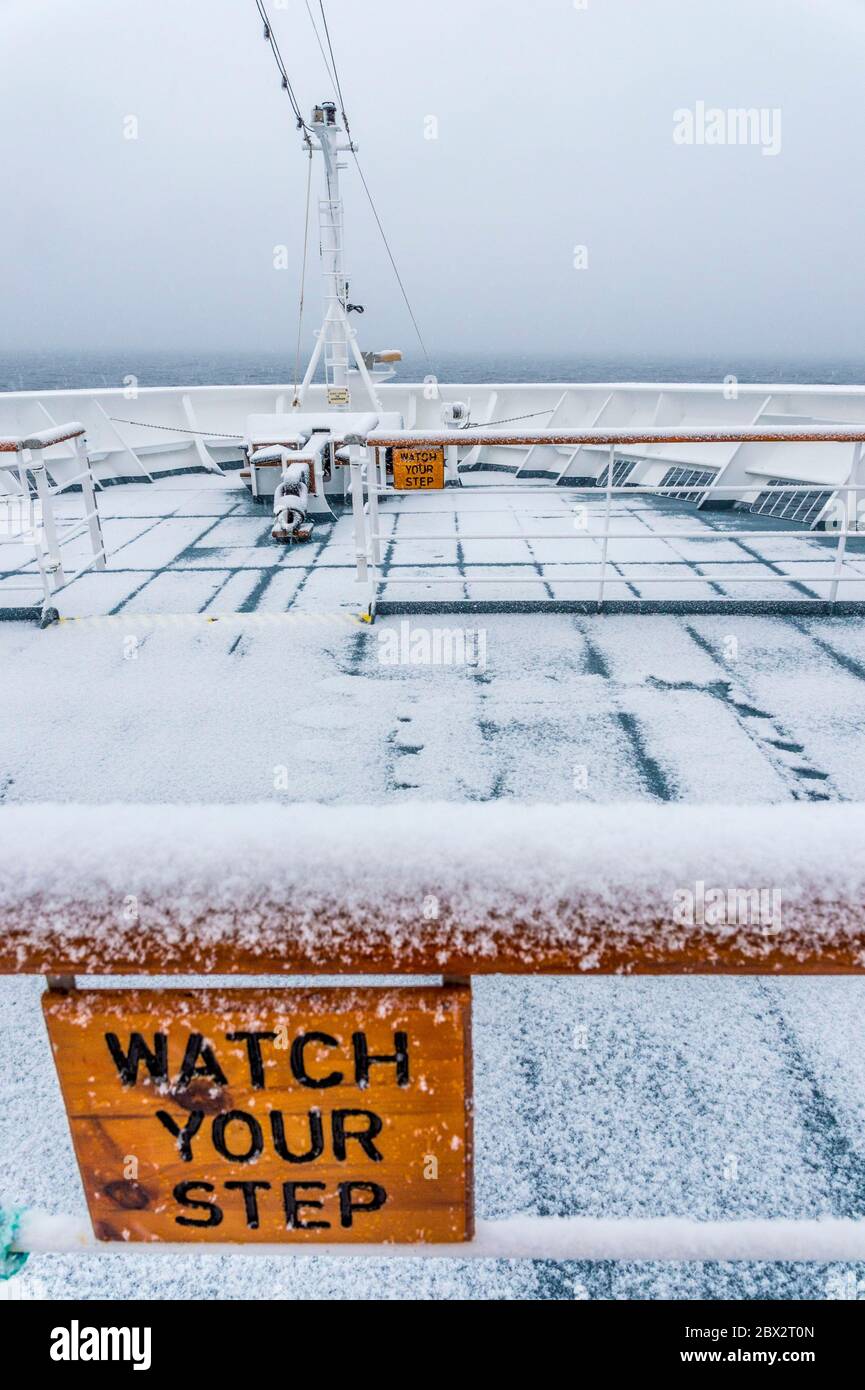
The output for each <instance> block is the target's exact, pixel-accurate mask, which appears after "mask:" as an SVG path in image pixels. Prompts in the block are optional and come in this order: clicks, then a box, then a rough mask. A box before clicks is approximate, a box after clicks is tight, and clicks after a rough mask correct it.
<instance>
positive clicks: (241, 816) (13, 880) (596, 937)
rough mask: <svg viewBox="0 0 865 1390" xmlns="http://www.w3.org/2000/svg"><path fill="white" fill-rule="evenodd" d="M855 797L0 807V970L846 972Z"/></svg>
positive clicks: (863, 888) (862, 922)
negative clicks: (707, 802) (701, 802)
mask: <svg viewBox="0 0 865 1390" xmlns="http://www.w3.org/2000/svg"><path fill="white" fill-rule="evenodd" d="M863 839H865V805H851V804H847V803H845V804H843V805H841V804H838V805H835V804H831V803H818V804H813V803H811V804H808V803H800V804H792V805H779V806H753V807H743V806H730V807H726V806H691V805H687V806H685V805H666V806H658V805H652V804H644V803H640V804H635V805H619V804H616V805H611V806H596V805H576V804H562V805H551V806H544V805H519V804H513V803H509V804H496V805H492V804H485V805H482V806H481V805H471V804H468V805H463V804H459V805H457V804H414V803H413V804H411V805H393V806H330V805H329V806H322V805H297V806H282V805H280V806H277V805H273V804H272V803H267V804H263V805H253V806H156V805H153V806H133V805H112V806H102V807H86V806H74V805H63V806H51V805H44V804H39V805H21V806H6V807H3V808H0V973H52V974H74V973H76V972H78V973H89V974H100V973H107V974H139V973H174V974H199V973H205V974H206V973H220V974H233V975H244V974H256V973H262V974H263V973H290V972H295V973H319V974H334V973H342V974H370V973H376V974H385V973H394V974H415V973H428V974H433V973H436V974H438V973H443V974H453V975H471V974H481V973H485V974H490V973H511V974H527V973H560V974H567V973H576V974H582V973H612V972H624V973H630V972H633V973H654V974H665V973H674V974H675V973H694V972H700V973H752V974H771V973H811V974H829V973H862V972H865V856H863V855H862V853H861V846H862V843H863Z"/></svg>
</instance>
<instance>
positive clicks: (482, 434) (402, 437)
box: [345, 425, 865, 449]
mask: <svg viewBox="0 0 865 1390" xmlns="http://www.w3.org/2000/svg"><path fill="white" fill-rule="evenodd" d="M345 442H346V443H347V444H358V445H363V444H366V445H370V446H371V447H373V448H379V449H390V448H412V447H419V448H420V447H436V448H440V447H442V446H449V445H452V444H470V445H471V446H472V447H474V446H475V445H477V444H520V445H529V444H572V445H574V446H576V445H577V444H620V445H630V444H748V443H756V444H792V443H803V444H860V443H865V426H861V427H858V428H857V427H854V426H848V425H839V426H835V425H833V426H826V427H824V428H814V427H813V426H810V427H809V426H804V425H779V426H776V427H773V428H771V429H767V428H766V427H765V426H762V427H761V426H759V425H751V426H740V427H739V428H731V429H728V428H727V427H726V426H724V427H718V428H704V427H701V426H691V427H689V426H682V425H671V426H664V427H658V426H651V425H645V426H643V427H642V428H637V429H625V428H615V429H613V428H607V429H605V428H604V427H603V426H599V425H593V426H589V427H586V428H583V429H578V428H573V427H565V428H559V429H546V428H543V427H541V426H537V427H534V426H532V427H529V428H523V429H520V430H513V429H495V428H490V427H488V426H486V425H469V426H467V427H466V428H464V429H446V430H371V431H370V432H369V433H368V434H365V435H364V434H357V433H352V432H349V433H347V434H346V440H345Z"/></svg>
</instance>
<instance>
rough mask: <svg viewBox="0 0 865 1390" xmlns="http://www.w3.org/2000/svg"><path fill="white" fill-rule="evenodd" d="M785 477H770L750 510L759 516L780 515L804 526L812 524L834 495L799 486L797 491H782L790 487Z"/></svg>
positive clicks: (786, 519)
mask: <svg viewBox="0 0 865 1390" xmlns="http://www.w3.org/2000/svg"><path fill="white" fill-rule="evenodd" d="M789 486H790V484H789V482H786V483H785V481H784V479H783V478H770V479H769V482H768V484H767V486H766V488H765V489H764V491H763V492H761V493H760V495H759V496H758V497H757V498H756V499H755V500H754V501H753V502H752V503H751V505H750V507H749V511H752V512H756V514H757V515H758V516H778V517H783V518H784V520H785V521H798V522H800V523H801V524H802V525H803V526H811V525H813V523H814V522H815V521H816V520H817V518H818V516H819V515H820V513H821V512H822V510H823V508H824V507H825V506H826V503H827V502H828V501H829V499H830V498H831V496H832V493H831V491H830V492H826V491H825V490H824V491H820V490H815V489H811V490H808V489H806V488H801V489H799V488H797V489H796V491H795V492H782V491H780V489H782V488H785V487H786V488H789Z"/></svg>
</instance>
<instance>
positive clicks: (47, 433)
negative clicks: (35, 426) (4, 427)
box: [0, 420, 85, 454]
mask: <svg viewBox="0 0 865 1390" xmlns="http://www.w3.org/2000/svg"><path fill="white" fill-rule="evenodd" d="M84 433H85V428H84V426H83V425H82V424H79V422H78V421H77V420H73V421H71V422H70V423H69V424H68V425H55V426H54V427H53V428H51V429H47V430H37V431H36V432H35V433H33V434H22V435H3V436H0V454H17V453H20V452H21V450H22V449H50V448H51V446H52V445H53V444H65V443H66V441H67V440H68V439H78V438H79V437H80V436H81V435H82V434H84Z"/></svg>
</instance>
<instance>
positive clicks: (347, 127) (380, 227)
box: [310, 0, 430, 364]
mask: <svg viewBox="0 0 865 1390" xmlns="http://www.w3.org/2000/svg"><path fill="white" fill-rule="evenodd" d="M318 4H319V9H320V10H321V19H322V23H323V25H324V35H325V39H326V40H327V48H328V52H329V53H330V62H331V66H332V68H333V80H334V83H335V84H336V94H337V96H338V97H339V105H340V112H341V114H342V119H343V121H344V122H345V133H346V135H347V136H348V143H349V149H350V151H351V154H352V157H353V159H354V162H355V165H356V167H357V172H358V174H359V176H360V181H361V183H362V184H363V191H364V193H365V194H366V197H367V201H368V203H369V205H370V208H371V209H372V215H373V217H374V218H375V221H376V225H377V227H378V230H379V232H380V234H381V239H382V242H383V243H384V249H385V251H386V252H387V255H388V260H389V261H390V263H391V267H392V269H393V273H394V275H395V276H396V282H397V284H398V285H399V288H400V293H401V294H402V297H403V300H404V301H405V307H406V309H407V310H408V314H409V318H410V319H411V321H412V326H413V328H414V331H415V334H416V335H417V340H418V342H419V343H420V346H421V352H422V353H423V355H424V357H425V359H426V361H427V363H428V364H429V363H430V355H429V353H428V352H427V347H426V343H425V342H424V340H423V335H422V333H421V331H420V328H419V327H418V321H417V319H416V318H415V314H414V310H413V309H412V307H411V301H410V300H409V297H408V292H407V291H406V287H405V285H404V284H403V279H402V276H401V275H400V273H399V269H398V267H397V263H396V260H395V259H394V254H393V252H392V250H391V248H390V242H389V241H388V239H387V234H386V232H385V230H384V227H383V225H382V220H381V218H380V217H379V214H378V208H377V207H376V205H375V200H374V199H373V196H372V193H371V192H370V188H369V184H368V183H367V181H366V178H365V176H364V172H363V169H362V168H361V166H360V160H359V159H358V157H357V150H356V149H355V147H354V141H353V140H352V138H351V126H350V125H349V122H348V116H347V115H346V114H345V101H344V100H343V95H342V86H341V84H340V80H339V70H338V68H337V66H336V58H335V57H334V52H333V43H332V42H331V37H330V29H329V27H328V23H327V15H326V14H325V11H324V0H318ZM310 18H311V16H310ZM316 33H318V31H317V30H316Z"/></svg>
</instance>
